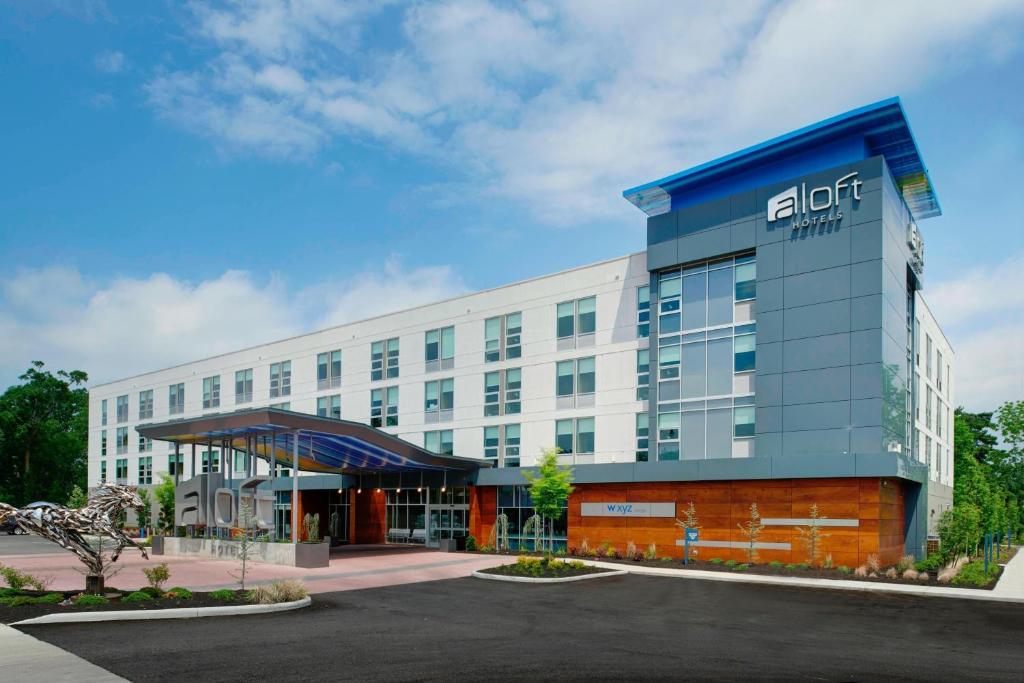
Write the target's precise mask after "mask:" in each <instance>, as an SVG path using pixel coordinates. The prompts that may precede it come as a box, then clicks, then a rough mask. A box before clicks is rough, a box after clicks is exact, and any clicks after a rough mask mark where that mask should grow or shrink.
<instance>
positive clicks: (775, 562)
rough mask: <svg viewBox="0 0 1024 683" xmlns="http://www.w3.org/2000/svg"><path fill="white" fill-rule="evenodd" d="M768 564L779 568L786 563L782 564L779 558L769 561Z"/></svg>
mask: <svg viewBox="0 0 1024 683" xmlns="http://www.w3.org/2000/svg"><path fill="white" fill-rule="evenodd" d="M768 566H769V567H772V568H773V569H778V568H779V567H783V566H785V565H783V564H782V563H781V562H779V561H778V560H772V561H771V562H769V563H768Z"/></svg>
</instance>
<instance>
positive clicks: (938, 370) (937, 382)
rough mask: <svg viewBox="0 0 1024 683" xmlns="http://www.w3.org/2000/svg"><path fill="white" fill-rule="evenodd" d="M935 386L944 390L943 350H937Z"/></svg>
mask: <svg viewBox="0 0 1024 683" xmlns="http://www.w3.org/2000/svg"><path fill="white" fill-rule="evenodd" d="M935 388H936V389H937V390H938V391H940V392H941V391H942V351H938V350H936V351H935Z"/></svg>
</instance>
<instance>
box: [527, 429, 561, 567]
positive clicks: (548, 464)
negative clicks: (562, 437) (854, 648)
mask: <svg viewBox="0 0 1024 683" xmlns="http://www.w3.org/2000/svg"><path fill="white" fill-rule="evenodd" d="M558 453H559V449H558V448H545V449H544V450H543V451H542V453H541V456H540V460H539V461H538V463H537V472H536V473H533V472H531V471H530V470H523V477H524V478H525V479H526V481H527V483H529V484H530V498H531V499H532V500H533V509H534V511H536V513H537V514H539V515H541V516H542V517H544V519H546V520H547V521H548V522H549V528H550V537H549V538H550V543H549V545H548V550H549V552H550V550H551V548H552V547H553V546H554V535H555V520H557V519H559V518H561V516H562V514H563V512H564V509H563V508H564V507H565V502H566V501H567V500H569V495H570V494H571V493H572V492H573V487H572V468H570V467H562V466H561V465H559V464H558Z"/></svg>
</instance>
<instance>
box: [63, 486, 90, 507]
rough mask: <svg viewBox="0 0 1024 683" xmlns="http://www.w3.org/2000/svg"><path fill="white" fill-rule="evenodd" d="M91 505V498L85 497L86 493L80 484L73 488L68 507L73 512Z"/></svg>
mask: <svg viewBox="0 0 1024 683" xmlns="http://www.w3.org/2000/svg"><path fill="white" fill-rule="evenodd" d="M88 504H89V497H88V496H86V495H85V491H83V490H82V487H81V486H79V485H78V484H75V485H74V486H72V487H71V495H70V496H68V502H67V503H66V506H67V507H69V508H71V509H72V510H77V509H78V508H82V507H85V506H86V505H88Z"/></svg>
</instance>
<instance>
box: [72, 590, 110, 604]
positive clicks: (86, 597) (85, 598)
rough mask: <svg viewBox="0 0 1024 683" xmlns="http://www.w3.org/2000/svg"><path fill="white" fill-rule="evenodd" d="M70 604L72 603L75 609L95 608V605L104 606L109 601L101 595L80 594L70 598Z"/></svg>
mask: <svg viewBox="0 0 1024 683" xmlns="http://www.w3.org/2000/svg"><path fill="white" fill-rule="evenodd" d="M72 602H74V604H75V607H96V606H97V605H106V604H107V603H108V602H110V601H109V600H107V599H106V598H105V597H103V596H102V595H91V594H88V593H82V594H80V595H78V596H77V597H74V598H72Z"/></svg>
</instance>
